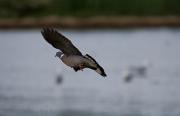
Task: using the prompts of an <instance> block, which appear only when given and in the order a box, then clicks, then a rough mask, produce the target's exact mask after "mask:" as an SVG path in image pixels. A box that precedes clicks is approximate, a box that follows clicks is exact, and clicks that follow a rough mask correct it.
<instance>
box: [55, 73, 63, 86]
mask: <svg viewBox="0 0 180 116" xmlns="http://www.w3.org/2000/svg"><path fill="white" fill-rule="evenodd" d="M62 82H63V75H62V74H58V75H57V76H56V84H58V85H59V84H62Z"/></svg>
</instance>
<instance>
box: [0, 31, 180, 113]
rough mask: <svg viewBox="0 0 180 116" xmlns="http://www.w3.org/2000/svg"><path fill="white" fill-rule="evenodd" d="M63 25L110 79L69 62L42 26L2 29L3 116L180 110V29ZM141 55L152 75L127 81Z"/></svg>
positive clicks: (0, 76)
mask: <svg viewBox="0 0 180 116" xmlns="http://www.w3.org/2000/svg"><path fill="white" fill-rule="evenodd" d="M61 32H62V33H63V34H64V35H65V36H66V37H68V38H70V39H71V41H72V42H73V43H74V45H75V46H77V47H78V48H79V49H80V50H81V52H82V53H83V54H86V53H88V54H90V55H91V56H93V57H94V58H95V59H96V60H97V61H98V62H99V64H100V65H102V66H103V67H104V69H105V71H106V73H107V75H108V76H107V78H103V77H101V76H100V75H98V74H97V73H96V72H94V71H92V70H89V69H85V70H84V71H79V72H74V70H73V69H71V68H69V67H67V66H65V65H64V64H63V63H62V62H61V61H60V60H59V59H58V58H55V57H54V55H55V54H56V52H57V51H58V50H57V49H54V48H53V47H52V46H51V45H49V44H48V43H47V42H46V41H45V40H44V39H43V38H42V36H41V33H40V29H36V30H0V116H180V29H178V28H147V29H146V28H144V29H143V28H142V29H119V30H118V29H117V30H111V29H109V30H61ZM143 62H149V64H150V65H148V66H147V67H146V68H147V69H146V70H147V73H146V76H145V77H144V78H139V77H138V76H137V78H136V77H135V78H134V79H133V80H132V81H130V82H126V81H125V80H124V76H123V73H124V70H127V67H131V66H134V65H135V66H140V65H142V64H143ZM58 77H61V79H60V81H57V78H58Z"/></svg>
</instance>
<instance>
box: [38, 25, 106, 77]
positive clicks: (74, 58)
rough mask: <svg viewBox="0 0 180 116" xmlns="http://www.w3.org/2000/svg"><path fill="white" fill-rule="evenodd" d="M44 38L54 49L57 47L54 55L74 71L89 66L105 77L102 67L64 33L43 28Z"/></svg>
mask: <svg viewBox="0 0 180 116" xmlns="http://www.w3.org/2000/svg"><path fill="white" fill-rule="evenodd" d="M41 33H42V36H43V37H44V39H45V40H46V41H47V42H48V43H49V44H51V45H52V46H53V47H55V48H56V49H59V50H60V51H58V52H57V53H56V55H55V56H57V57H59V58H60V59H61V61H62V62H63V63H64V64H66V65H67V66H69V67H71V68H73V69H74V71H75V72H77V71H79V70H83V69H84V68H90V69H92V70H95V71H96V72H97V73H99V74H100V75H101V76H103V77H106V76H107V75H106V73H105V71H104V69H103V68H102V67H101V66H100V65H99V64H98V63H97V61H96V60H95V59H94V58H93V57H92V56H90V55H88V54H86V55H82V53H81V52H80V51H79V50H78V49H77V48H76V47H75V46H74V45H73V44H72V42H71V41H70V40H69V39H68V38H66V37H65V36H64V35H62V34H61V33H59V32H58V31H56V30H55V29H52V28H43V30H42V31H41Z"/></svg>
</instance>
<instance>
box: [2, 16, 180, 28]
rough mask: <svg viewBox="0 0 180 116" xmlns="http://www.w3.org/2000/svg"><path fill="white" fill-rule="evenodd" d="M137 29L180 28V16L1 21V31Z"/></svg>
mask: <svg viewBox="0 0 180 116" xmlns="http://www.w3.org/2000/svg"><path fill="white" fill-rule="evenodd" d="M46 26H47V27H57V28H64V29H68V28H78V29H81V28H82V29H84V28H131V27H132V28H136V27H180V16H147V17H136V16H127V17H104V16H101V17H100V16H99V17H89V18H76V17H56V16H48V17H42V18H32V17H28V18H21V19H20V18H19V19H17V18H16V19H0V29H14V28H27V29H30V28H42V27H46Z"/></svg>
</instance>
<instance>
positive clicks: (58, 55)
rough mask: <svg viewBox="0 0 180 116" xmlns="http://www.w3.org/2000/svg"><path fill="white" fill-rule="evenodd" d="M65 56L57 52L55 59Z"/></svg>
mask: <svg viewBox="0 0 180 116" xmlns="http://www.w3.org/2000/svg"><path fill="white" fill-rule="evenodd" d="M63 55H64V54H63V53H62V52H60V51H59V52H56V55H55V57H59V58H61V57H62V56H63Z"/></svg>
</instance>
